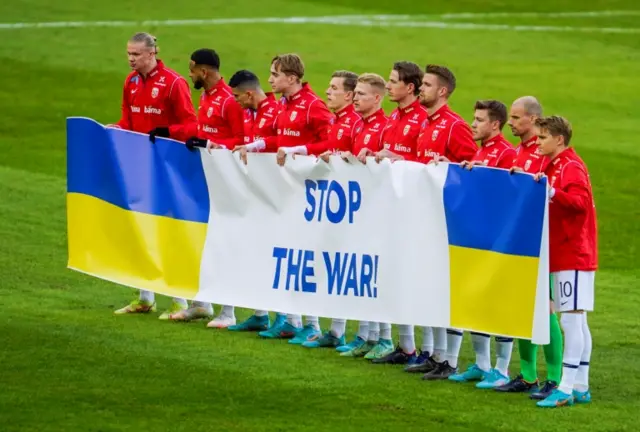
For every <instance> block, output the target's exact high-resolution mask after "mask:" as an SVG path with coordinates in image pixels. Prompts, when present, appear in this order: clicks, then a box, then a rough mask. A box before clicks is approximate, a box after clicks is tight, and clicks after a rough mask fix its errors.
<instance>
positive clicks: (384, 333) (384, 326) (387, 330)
mask: <svg viewBox="0 0 640 432" xmlns="http://www.w3.org/2000/svg"><path fill="white" fill-rule="evenodd" d="M380 339H384V340H391V324H389V323H380Z"/></svg>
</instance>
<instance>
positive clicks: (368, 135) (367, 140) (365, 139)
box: [364, 134, 371, 145]
mask: <svg viewBox="0 0 640 432" xmlns="http://www.w3.org/2000/svg"><path fill="white" fill-rule="evenodd" d="M370 139H371V134H366V135H365V136H364V145H367V144H369V140H370Z"/></svg>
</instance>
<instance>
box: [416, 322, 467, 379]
mask: <svg viewBox="0 0 640 432" xmlns="http://www.w3.org/2000/svg"><path fill="white" fill-rule="evenodd" d="M462 335H463V333H462V330H459V329H452V328H449V329H447V354H446V356H445V358H446V359H445V360H444V361H443V362H442V363H438V365H437V367H436V368H435V369H433V370H432V371H430V372H427V373H426V374H424V375H423V377H422V379H424V380H442V379H448V378H449V377H450V376H451V375H453V374H455V373H456V372H457V371H458V355H459V354H460V346H461V345H462Z"/></svg>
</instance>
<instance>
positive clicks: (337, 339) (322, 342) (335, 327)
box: [302, 318, 347, 348]
mask: <svg viewBox="0 0 640 432" xmlns="http://www.w3.org/2000/svg"><path fill="white" fill-rule="evenodd" d="M346 329H347V320H346V319H343V318H333V319H332V320H331V329H330V330H329V331H327V332H324V333H323V334H322V335H319V336H314V337H311V338H308V339H307V340H306V341H304V342H302V346H303V347H306V348H336V347H342V346H345V342H344V333H345V331H346Z"/></svg>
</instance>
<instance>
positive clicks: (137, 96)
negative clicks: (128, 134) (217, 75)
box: [116, 60, 196, 137]
mask: <svg viewBox="0 0 640 432" xmlns="http://www.w3.org/2000/svg"><path fill="white" fill-rule="evenodd" d="M195 121H196V113H195V110H194V109H193V102H192V101H191V92H190V91H189V85H188V84H187V81H185V79H184V78H182V77H181V76H180V75H179V74H178V73H176V72H174V71H173V70H171V69H169V68H168V67H166V66H165V65H164V63H163V62H162V60H158V65H157V66H156V67H155V68H154V69H153V70H152V71H151V72H150V73H149V74H148V75H147V77H146V78H143V77H142V75H140V73H138V72H137V71H133V72H131V73H130V74H129V75H128V76H127V79H126V80H125V82H124V89H123V93H122V117H121V118H120V121H118V123H116V125H117V126H119V127H121V128H122V129H126V130H130V131H134V132H141V133H149V132H151V131H152V130H153V129H155V128H157V127H168V128H169V133H170V135H171V137H173V135H174V134H180V131H181V130H182V129H184V128H185V127H186V125H188V124H193V123H195Z"/></svg>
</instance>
